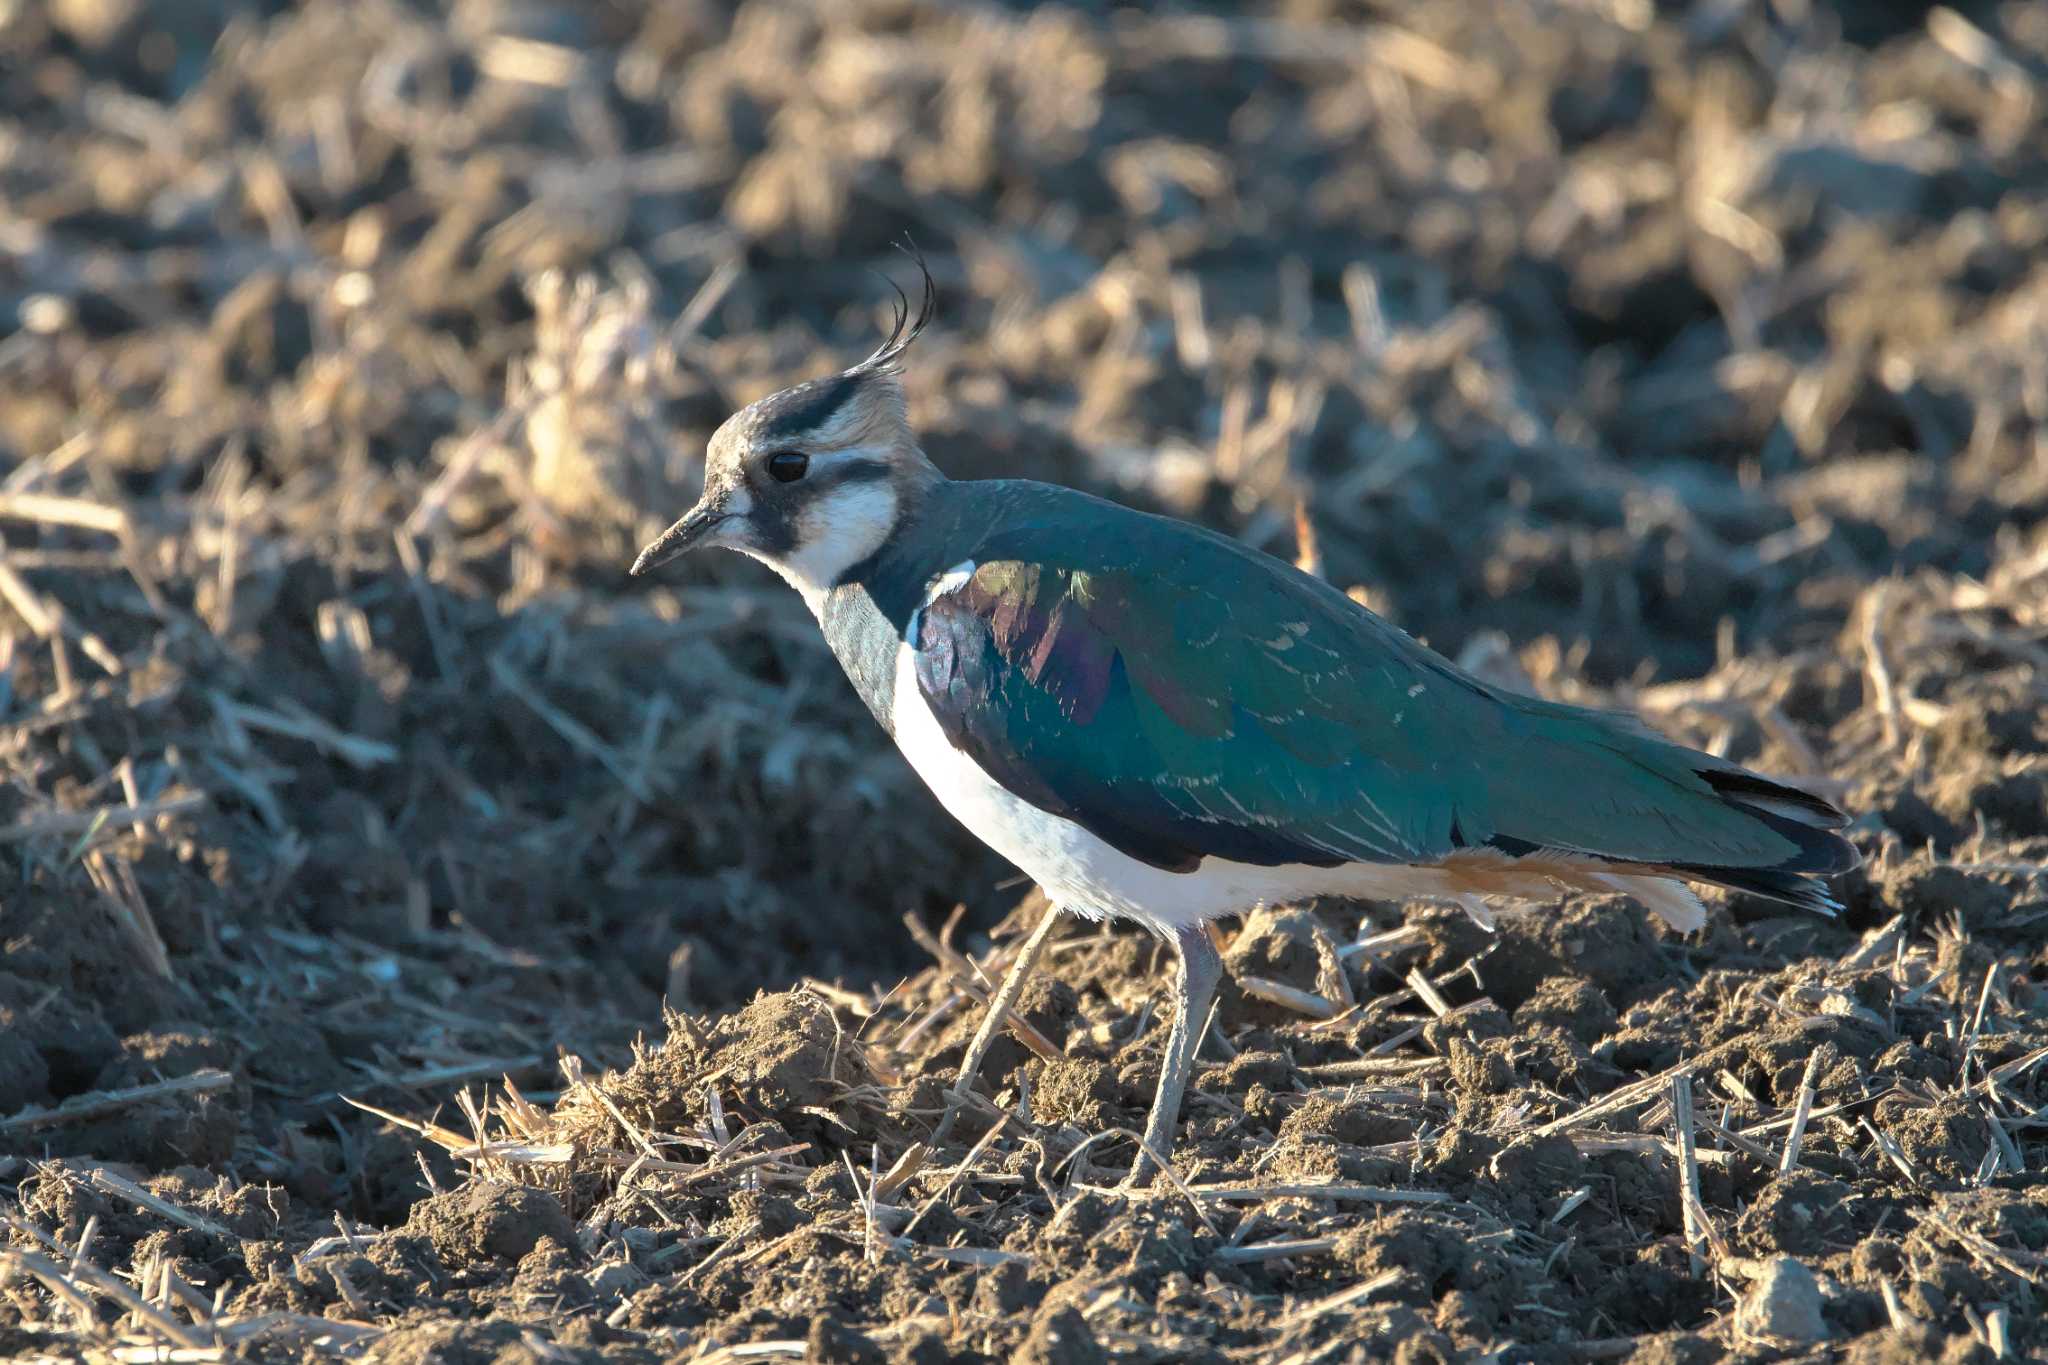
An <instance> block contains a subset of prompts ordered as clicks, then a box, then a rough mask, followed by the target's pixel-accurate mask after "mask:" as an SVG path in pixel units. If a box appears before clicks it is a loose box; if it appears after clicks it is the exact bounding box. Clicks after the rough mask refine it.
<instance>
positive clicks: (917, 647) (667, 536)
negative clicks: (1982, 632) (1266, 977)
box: [633, 274, 1858, 1183]
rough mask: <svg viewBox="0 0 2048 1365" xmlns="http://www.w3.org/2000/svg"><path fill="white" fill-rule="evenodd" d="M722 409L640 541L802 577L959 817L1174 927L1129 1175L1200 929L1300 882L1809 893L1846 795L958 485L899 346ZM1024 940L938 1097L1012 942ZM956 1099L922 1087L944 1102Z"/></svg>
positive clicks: (1241, 572)
mask: <svg viewBox="0 0 2048 1365" xmlns="http://www.w3.org/2000/svg"><path fill="white" fill-rule="evenodd" d="M933 302H934V288H933V285H932V282H931V278H930V276H929V274H927V275H926V276H925V291H924V302H923V307H922V308H921V309H920V311H919V314H918V316H917V318H916V320H915V322H911V321H910V320H909V312H910V310H909V307H908V302H907V300H905V301H904V303H903V306H902V307H901V308H900V309H899V311H898V314H897V320H896V326H895V329H894V330H893V331H892V332H891V334H890V335H889V337H888V339H887V340H886V341H884V342H883V344H882V345H881V346H880V347H879V348H878V349H877V350H876V351H875V352H874V353H873V354H872V355H870V356H868V357H867V358H866V359H865V360H863V361H861V362H860V363H859V364H857V365H855V366H853V367H852V368H851V369H848V370H846V371H844V372H842V373H839V374H836V375H833V376H831V377H830V378H826V379H819V380H814V381H812V382H810V383H806V384H800V385H797V386H796V387H794V388H790V389H786V390H784V391H782V392H780V393H776V394H772V395H770V396H769V397H767V398H763V399H761V400H760V401H759V402H757V403H754V404H752V405H751V406H749V407H747V408H744V409H742V410H741V411H740V412H738V413H735V414H734V415H733V416H732V417H731V418H729V419H728V420H727V421H726V423H725V424H724V425H723V426H721V427H720V428H719V429H718V431H717V433H716V434H715V435H713V437H712V438H711V444H710V447H709V450H708V451H707V453H706V456H705V466H704V493H703V496H702V498H701V499H700V500H699V501H698V503H697V505H696V506H695V507H693V508H691V509H690V511H689V512H687V513H686V514H685V515H684V516H683V517H682V519H681V520H679V521H677V522H676V523H675V524H674V525H673V526H671V527H669V528H668V530H666V531H664V532H663V533H662V534H661V536H660V538H659V539H657V540H655V541H654V543H653V544H651V545H649V546H648V547H647V548H646V549H645V550H643V551H641V553H640V557H639V558H638V560H636V561H635V562H634V564H633V572H634V573H635V574H642V573H645V572H647V571H648V570H649V569H652V568H654V567H655V566H656V565H659V564H663V563H666V562H667V561H669V560H671V559H674V558H675V557H676V556H678V555H681V554H684V553H686V552H688V551H691V550H696V549H702V548H704V547H706V546H724V547H726V548H728V549H734V550H738V551H740V552H742V553H744V554H747V555H751V556H753V557H754V558H756V559H758V560H761V561H762V562H764V563H766V564H767V565H768V566H769V567H770V568H772V569H774V570H775V571H776V572H777V573H779V574H781V575H782V577H783V578H785V579H787V580H788V582H789V583H790V585H791V586H792V587H794V588H795V589H796V590H797V591H798V592H799V593H801V594H802V595H803V599H804V601H805V603H807V604H808V605H809V607H810V609H811V611H812V613H813V614H814V615H815V616H816V617H817V619H818V622H819V624H820V626H821V627H822V628H823V630H824V634H825V639H826V641H827V643H828V644H829V645H830V647H831V649H832V652H833V654H834V655H836V656H837V657H838V659H839V662H840V663H841V664H842V665H843V666H844V667H845V669H846V674H847V676H848V677H849V678H850V679H851V680H852V682H853V685H854V687H855V689H856V690H858V691H859V693H860V695H861V698H862V699H863V700H864V701H865V702H866V703H867V706H868V709H869V710H871V711H872V712H874V715H875V719H876V720H878V721H880V722H881V724H882V727H883V728H884V729H885V730H887V731H888V732H889V733H890V734H891V735H892V736H894V737H895V740H896V744H897V747H898V748H900V749H901V750H902V752H903V755H904V757H905V758H907V759H908V760H909V761H910V765H911V767H913V768H915V769H916V770H917V773H918V775H919V776H920V777H922V778H923V779H924V781H925V782H926V783H927V784H928V785H929V786H930V787H931V789H932V791H933V792H935V793H936V794H937V796H938V798H939V800H940V801H942V802H943V803H944V804H945V806H946V808H947V809H948V810H950V811H951V812H952V813H953V814H954V816H956V817H957V818H958V819H959V820H960V822H961V823H962V824H964V825H966V826H967V828H968V829H969V830H971V831H973V832H974V833H975V834H976V835H977V836H979V837H980V838H981V839H982V840H983V841H984V842H985V843H987V844H988V845H989V846H990V847H992V848H994V849H995V850H996V851H997V852H999V853H1001V854H1002V855H1003V856H1004V857H1006V858H1008V859H1009V860H1010V861H1012V862H1014V863H1015V864H1016V865H1017V866H1018V867H1019V868H1021V869H1023V870H1024V871H1025V872H1026V873H1028V874H1030V876H1031V877H1033V878H1034V879H1035V880H1036V881H1037V882H1038V884H1039V885H1040V886H1041V887H1042V888H1043V889H1044V891H1045V893H1046V895H1047V897H1048V898H1049V900H1050V901H1051V903H1052V904H1053V905H1055V906H1057V907H1059V908H1061V909H1064V910H1068V911H1072V912H1073V913H1075V914H1078V915H1083V916H1088V917H1091V918H1100V917H1103V916H1120V917H1123V918H1125V919H1131V920H1136V921H1137V922H1138V923H1140V924H1142V925H1144V926H1146V927H1147V928H1149V929H1151V930H1152V931H1153V932H1154V933H1156V934H1158V935H1159V936H1160V937H1161V938H1163V939H1164V940H1166V942H1167V943H1169V944H1171V945H1172V947H1173V949H1174V952H1175V954H1176V956H1177V958H1178V963H1179V971H1178V973H1177V977H1178V981H1177V986H1178V990H1177V995H1176V999H1175V1000H1174V1009H1173V1022H1172V1027H1171V1029H1170V1031H1169V1034H1168V1037H1167V1042H1166V1055H1165V1060H1164V1062H1163V1063H1162V1066H1161V1070H1160V1076H1159V1086H1158V1090H1157V1092H1156V1094H1155V1096H1154V1099H1153V1104H1152V1112H1151V1116H1150V1118H1149V1119H1148V1120H1147V1122H1146V1125H1145V1134H1144V1143H1143V1148H1142V1149H1141V1151H1140V1152H1139V1153H1138V1156H1137V1159H1136V1161H1135V1163H1134V1165H1133V1168H1132V1179H1133V1180H1134V1181H1135V1182H1139V1183H1142V1182H1143V1181H1144V1180H1145V1179H1146V1178H1147V1176H1148V1175H1149V1170H1148V1167H1147V1158H1148V1156H1149V1157H1152V1158H1154V1159H1158V1160H1164V1159H1165V1157H1166V1155H1167V1153H1168V1152H1169V1151H1170V1149H1171V1145H1172V1139H1173V1133H1174V1127H1175V1123H1176V1121H1177V1119H1178V1115H1179V1110H1180V1102H1181V1098H1182V1093H1183V1090H1184V1089H1185V1086H1186V1083H1187V1079H1188V1075H1189V1073H1190V1071H1191V1070H1192V1068H1193V1064H1194V1056H1195V1052H1196V1050H1197V1048H1198V1047H1199V1043H1200V1035H1201V1032H1202V1030H1203V1029H1204V1028H1205V1026H1206V1023H1207V1019H1208V1011H1209V1007H1210V1004H1211V1001H1212V999H1213V997H1214V994H1215V990H1216V985H1217V980H1218V977H1219V976H1220V974H1221V970H1222V964H1221V962H1220V961H1219V959H1218V957H1217V953H1216V950H1215V948H1214V946H1213V945H1212V944H1211V942H1210V939H1209V936H1208V933H1207V930H1206V928H1205V925H1206V923H1207V922H1208V921H1209V920H1211V919H1214V918H1217V917H1218V916H1222V915H1229V914H1234V913H1239V912H1243V911H1247V910H1250V909H1252V908H1254V907H1256V906H1259V905H1262V904H1284V903H1287V902H1291V901H1298V900H1302V899H1305V898H1307V897H1311V896H1317V895H1339V896H1359V897H1368V898H1373V899H1382V900H1400V899H1403V898H1407V897H1432V898H1445V899H1449V900H1451V901H1455V902H1457V903H1459V904H1461V905H1463V906H1464V907H1465V908H1466V909H1467V910H1468V911H1470V912H1471V913H1473V914H1474V915H1475V916H1477V917H1479V918H1480V919H1481V920H1482V922H1484V921H1485V920H1486V919H1487V912H1486V908H1485V903H1484V900H1483V898H1485V897H1490V896H1506V897H1525V898H1526V897H1544V896H1548V895H1551V894H1553V893H1554V892H1555V890H1556V889H1557V888H1560V887H1563V888H1569V889H1574V890H1580V891H1589V892H1608V893H1613V892H1619V893H1621V894H1624V895H1628V896H1632V897H1634V898H1635V899H1636V900H1637V901H1639V902H1641V903H1642V904H1643V905H1645V906H1646V907H1648V908H1649V909H1650V910H1651V911H1653V912H1654V913H1656V914H1657V915H1659V916H1661V917H1662V918H1663V919H1664V920H1665V921H1666V922H1667V923H1669V924H1671V925H1672V926H1674V927H1676V928H1678V929H1681V930H1690V929H1695V928H1697V927H1698V926H1699V925H1700V924H1701V923H1702V922H1703V920H1704V916H1705V912H1704V910H1703V908H1702V906H1701V904H1700V901H1699V899H1698V898H1697V897H1696V896H1695V895H1694V894H1693V893H1692V891H1691V890H1689V889H1688V888H1687V886H1686V883H1687V882H1704V883H1709V884H1713V885H1717V886H1723V887H1731V888H1733V889H1735V890H1738V891H1744V892H1748V893H1750V894H1752V895H1757V896H1763V897H1767V898H1769V899H1772V900H1777V901H1784V902H1787V903H1789V904H1792V905H1795V906H1801V907H1804V908H1806V909H1809V910H1815V911H1820V912H1823V913H1829V912H1832V911H1834V910H1835V909H1836V908H1837V905H1836V902H1835V901H1834V899H1833V897H1832V896H1831V895H1830V894H1829V893H1828V890H1827V889H1826V887H1825V886H1824V885H1823V884H1822V883H1821V881H1820V880H1819V879H1820V878H1822V877H1824V876H1827V875H1828V874H1831V873H1837V872H1842V871H1846V870H1848V869H1849V868H1852V867H1854V866H1855V865H1856V863H1857V862H1858V854H1857V852H1856V850H1855V849H1854V848H1853V847H1852V846H1851V845H1850V844H1849V843H1848V842H1847V841H1846V840H1845V839H1843V838H1842V837H1841V836H1840V835H1839V834H1837V833H1836V832H1835V831H1836V830H1838V829H1840V828H1841V827H1842V825H1843V824H1844V823H1845V821H1846V817H1845V816H1844V815H1843V813H1842V812H1841V811H1840V810H1838V809H1837V808H1836V807H1835V806H1834V805H1832V804H1831V803H1829V802H1828V801H1825V800H1823V799H1821V798H1820V797H1818V796H1815V795H1813V794H1811V793H1809V792H1806V791H1802V790H1800V789H1799V788H1797V787H1793V786H1788V785H1786V784H1785V783H1783V782H1779V781H1775V780H1773V779H1771V778H1768V777H1764V776H1761V775H1759V774H1757V773H1753V772H1750V771H1748V770H1746V769H1743V768H1741V767H1738V766H1737V765H1735V764H1733V763H1730V762H1727V761H1726V760H1724V759H1720V758H1716V757H1714V756H1713V755H1711V754H1706V753H1701V752H1699V751H1698V750H1695V749H1689V748H1686V747H1685V746H1683V745H1680V744H1675V743H1673V742H1671V741H1670V740H1668V739H1665V738H1662V737H1661V736H1659V735H1656V734H1653V733H1652V732H1651V731H1650V730H1648V729H1647V728H1645V727H1644V726H1643V725H1642V724H1640V723H1639V722H1637V721H1636V720H1634V719H1632V718H1629V717H1626V716H1622V715H1617V714H1613V713H1609V712H1603V711H1592V710H1585V709H1582V708H1579V707H1575V706H1565V705H1561V704H1558V703H1556V702H1550V701H1543V700H1539V699H1537V698H1535V697H1530V696H1524V695H1522V694H1520V693H1517V692H1513V691H1508V690H1505V689H1502V688H1500V687H1496V686H1493V685H1491V684H1489V683H1486V682H1483V681H1481V680H1479V679H1478V678H1475V677H1473V676H1472V675H1470V674H1468V673H1466V672H1464V671H1462V670H1460V669H1459V668H1457V667H1456V666H1455V665H1453V664H1452V663H1450V662H1449V661H1448V660H1446V659H1444V658H1442V657H1441V656H1439V655H1437V654H1435V653H1432V652H1431V651H1430V650H1428V649H1426V648H1424V647H1423V646H1422V645H1420V644H1418V643H1417V642H1416V641H1415V640H1413V639H1411V638H1410V637H1409V636H1407V635H1406V634H1404V633H1403V632H1401V631H1400V630H1398V629H1396V628H1395V627H1393V626H1391V625H1389V624H1387V623H1386V622H1385V621H1382V620H1381V619H1380V618H1379V617H1377V616H1375V615H1373V614H1372V613H1371V612H1370V611H1367V610H1366V609H1365V608H1364V607H1361V606H1360V605H1358V604H1357V603H1356V602H1353V601H1352V600H1351V599H1350V598H1349V597H1347V596H1345V595H1344V594H1343V593H1342V592H1339V591H1338V590H1337V589H1335V588H1333V587H1331V586H1330V585H1329V584H1327V583H1325V582H1323V581H1321V580H1320V579H1317V578H1313V577H1311V576H1309V575H1308V574H1305V573H1302V572H1300V571H1298V570H1297V569H1295V568H1294V567H1293V566H1292V565H1289V564H1287V563H1285V562H1283V561H1281V560H1278V559H1274V558H1272V557H1270V556H1268V555H1265V554H1263V553H1260V552H1259V551H1257V550H1254V549H1251V548H1248V547H1247V546H1245V545H1242V544H1240V543H1238V542H1237V541H1234V540H1232V539H1230V538H1228V537H1226V536H1222V535H1218V534H1216V533H1215V532H1212V531H1208V530H1204V529H1202V528H1201V527H1197V526H1192V525H1188V524H1186V523H1184V522H1180V521H1175V520H1172V519H1170V518H1166V517H1159V516H1152V515H1148V514H1146V513H1143V512H1138V511H1133V510H1131V509H1130V508H1126V507H1121V506H1119V505H1117V504H1115V503H1112V502H1107V501H1104V500H1102V499H1100V498H1095V497H1091V496H1089V495H1088V494H1085V493H1080V492H1076V491H1074V490H1072V489H1068V488H1061V487H1056V486H1053V485H1050V484H1044V483H1034V482H1030V481H1027V480H1020V479H1000V480H989V481H957V482H956V481H954V480H951V479H948V478H947V477H946V476H945V475H944V474H942V473H941V472H939V470H938V469H937V468H936V467H935V466H934V465H933V464H932V462H931V461H930V460H929V459H927V458H926V457H925V455H924V452H923V451H922V450H920V449H919V447H918V440H917V435H916V433H915V432H913V431H912V430H911V428H910V425H909V421H908V418H907V416H906V413H905V408H904V398H903V389H902V385H901V382H900V374H901V365H902V360H903V356H904V353H905V351H906V349H907V348H908V347H909V346H910V344H911V342H913V341H914V340H915V339H916V338H917V336H918V334H919V333H920V332H921V331H922V330H923V329H924V327H925V325H926V323H927V322H929V321H930V318H931V315H932V308H933ZM1055 918H1056V917H1055V916H1054V915H1051V914H1048V915H1046V916H1045V917H1044V919H1043V921H1042V922H1041V924H1040V926H1039V929H1038V931H1037V932H1036V933H1035V934H1034V935H1033V936H1032V937H1031V939H1030V940H1028V941H1027V943H1026V945H1025V947H1024V950H1023V951H1022V952H1021V953H1020V954H1019V956H1018V961H1017V964H1016V966H1015V967H1014V968H1013V969H1012V971H1011V973H1010V975H1009V977H1008V978H1007V979H1006V980H1005V981H1004V983H1003V986H1002V988H1001V990H1000V991H999V992H998V993H997V996H996V998H995V1000H994V1001H993V1002H992V1003H991V1007H990V1010H989V1014H988V1017H987V1019H986V1020H985V1021H984V1022H983V1025H982V1029H981V1034H980V1036H979V1037H977V1039H976V1040H975V1044H974V1046H973V1047H971V1048H970V1049H969V1052H968V1056H967V1060H966V1062H965V1064H964V1065H963V1067H962V1073H961V1076H960V1079H959V1080H958V1082H957V1083H956V1085H955V1096H954V1098H955V1099H956V1100H958V1099H959V1098H961V1097H963V1096H964V1095H965V1093H966V1087H967V1086H968V1084H969V1083H970V1081H971V1080H972V1078H973V1074H974V1071H975V1069H976V1068H977V1066H978V1064H979V1061H980V1059H981V1056H982V1054H983V1052H984V1051H985V1050H986V1048H987V1046H988V1043H989V1041H990V1040H991V1039H992V1038H993V1037H994V1036H995V1035H996V1031H997V1029H998V1027H999V1025H1000V1023H1001V1021H1002V1018H1003V1015H1004V1012H1005V1011H1006V1010H1007V1009H1008V1008H1009V1007H1010V1006H1011V1005H1012V1004H1013V1003H1014V1001H1015V999H1016V996H1017V993H1018V990H1019V989H1020V988H1021V985H1022V983H1023V980H1024V977H1025V975H1026V973H1028V972H1029V971H1030V969H1031V966H1032V963H1033V961H1034V960H1035V959H1036V957H1037V956H1038V949H1039V947H1040V946H1041V945H1042V944H1043V942H1044V939H1045V935H1046V932H1047V929H1048V927H1049V926H1050V925H1051V924H1052V922H1053V920H1054V919H1055ZM951 1112H952V1111H951V1110H949V1119H950V1114H951Z"/></svg>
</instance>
